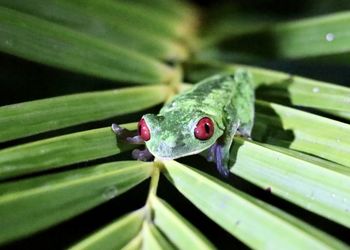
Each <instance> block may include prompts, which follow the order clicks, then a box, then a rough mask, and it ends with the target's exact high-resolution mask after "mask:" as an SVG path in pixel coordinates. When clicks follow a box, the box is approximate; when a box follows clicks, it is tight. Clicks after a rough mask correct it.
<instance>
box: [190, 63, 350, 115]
mask: <svg viewBox="0 0 350 250" xmlns="http://www.w3.org/2000/svg"><path fill="white" fill-rule="evenodd" d="M237 69H246V70H247V71H248V72H250V73H251V74H252V75H253V79H254V83H255V85H256V89H257V96H258V97H259V98H263V99H265V100H270V101H277V102H280V103H283V104H292V105H296V106H303V107H310V108H315V109H319V110H322V111H326V110H328V113H331V114H333V115H337V116H340V117H345V115H343V114H342V113H343V112H346V113H347V112H350V105H349V102H350V88H346V87H343V86H339V85H335V84H331V83H327V82H321V81H316V80H312V79H308V78H304V77H299V76H294V75H290V74H287V73H282V72H278V71H274V70H268V69H263V68H258V67H251V66H247V65H241V64H229V65H227V64H222V63H193V64H189V65H188V72H189V77H190V79H191V81H193V82H197V81H200V80H201V79H203V78H205V77H207V76H210V75H212V74H218V73H233V72H234V71H235V70H237Z"/></svg>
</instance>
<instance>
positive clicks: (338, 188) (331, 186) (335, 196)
mask: <svg viewBox="0 0 350 250" xmlns="http://www.w3.org/2000/svg"><path fill="white" fill-rule="evenodd" d="M231 158H232V159H233V161H234V162H235V163H234V164H233V166H232V167H231V172H232V173H233V174H235V175H238V176H241V177H242V178H244V179H246V180H248V181H250V182H252V183H254V184H256V185H258V186H259V187H261V188H263V189H267V190H271V192H272V193H273V194H276V195H278V196H281V197H283V198H284V199H286V200H289V201H291V202H293V203H295V204H297V205H299V206H301V207H303V208H305V209H307V210H310V211H312V212H314V213H316V214H319V215H322V216H324V217H326V218H328V219H330V220H333V221H335V222H338V223H340V224H342V225H344V226H347V227H350V169H349V168H346V167H344V166H341V165H338V164H335V163H331V162H328V161H325V160H322V159H319V158H315V157H312V156H308V155H304V154H302V153H298V152H295V151H292V150H288V149H284V148H279V147H274V146H271V145H267V144H259V143H255V142H251V141H242V140H240V139H236V140H235V144H234V147H233V148H232V151H231Z"/></svg>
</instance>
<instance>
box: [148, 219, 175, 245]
mask: <svg viewBox="0 0 350 250" xmlns="http://www.w3.org/2000/svg"><path fill="white" fill-rule="evenodd" d="M142 234H143V246H142V249H146V250H148V249H149V250H158V249H159V250H162V249H175V248H174V247H173V246H172V245H171V243H170V242H169V241H168V240H167V239H165V237H164V236H163V235H162V234H161V233H160V232H159V231H158V229H157V228H156V227H155V226H154V225H153V224H150V223H147V222H144V223H143V228H142Z"/></svg>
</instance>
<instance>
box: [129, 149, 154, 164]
mask: <svg viewBox="0 0 350 250" xmlns="http://www.w3.org/2000/svg"><path fill="white" fill-rule="evenodd" d="M132 158H134V159H135V160H139V161H151V160H153V158H154V156H153V155H152V154H151V152H149V151H148V149H147V148H146V149H144V150H139V149H134V150H133V151H132Z"/></svg>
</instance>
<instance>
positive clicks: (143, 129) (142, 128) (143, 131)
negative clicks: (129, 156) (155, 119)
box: [137, 118, 151, 141]
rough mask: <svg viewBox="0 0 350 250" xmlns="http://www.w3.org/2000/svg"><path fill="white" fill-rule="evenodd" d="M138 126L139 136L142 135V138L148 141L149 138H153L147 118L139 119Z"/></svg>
mask: <svg viewBox="0 0 350 250" xmlns="http://www.w3.org/2000/svg"><path fill="white" fill-rule="evenodd" d="M137 128H138V133H139V136H141V138H142V139H143V140H144V141H148V140H149V139H151V133H150V131H149V128H148V126H147V123H146V121H145V119H143V118H142V119H141V120H140V121H139V124H138V126H137Z"/></svg>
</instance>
